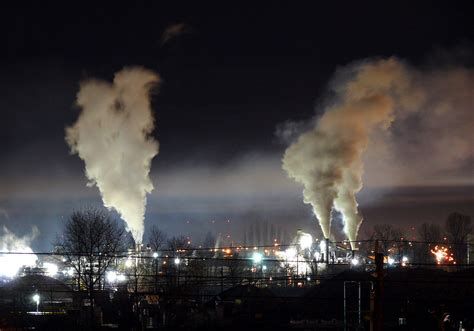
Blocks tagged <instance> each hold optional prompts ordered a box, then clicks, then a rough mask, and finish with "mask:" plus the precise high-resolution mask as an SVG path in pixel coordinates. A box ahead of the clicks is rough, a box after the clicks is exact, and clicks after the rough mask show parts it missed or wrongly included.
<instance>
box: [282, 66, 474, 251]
mask: <svg viewBox="0 0 474 331" xmlns="http://www.w3.org/2000/svg"><path fill="white" fill-rule="evenodd" d="M473 77H474V76H473V72H472V71H469V70H467V69H466V70H464V69H462V70H461V69H446V70H444V71H443V70H438V71H437V72H429V73H426V72H421V71H417V70H414V69H412V68H410V67H408V66H407V65H406V64H404V63H402V62H401V61H399V60H397V59H395V58H390V59H385V60H377V61H371V62H364V63H358V64H356V65H352V66H349V67H346V68H344V69H342V70H340V71H339V72H338V73H337V75H336V78H335V79H334V81H333V84H332V88H333V92H334V96H335V98H334V99H333V100H331V105H330V106H328V107H326V109H325V110H324V113H323V115H322V116H321V117H320V118H319V119H318V120H317V121H316V124H315V126H314V128H312V129H311V130H309V131H306V132H304V133H302V134H301V135H300V136H299V137H298V138H297V139H296V141H295V142H294V143H293V144H291V145H290V146H289V147H288V148H287V150H286V151H285V154H284V156H283V168H284V170H285V171H286V172H287V173H288V175H289V176H290V177H291V178H293V179H294V180H295V181H297V182H299V183H301V184H303V186H304V190H303V196H304V201H305V203H309V204H311V205H312V207H313V211H314V214H315V215H316V217H317V218H318V220H319V222H320V225H321V229H322V231H323V234H324V236H325V237H326V238H329V237H330V227H331V212H332V210H333V209H334V210H337V211H339V212H340V213H341V214H342V218H343V222H344V232H345V234H346V235H347V237H348V239H349V240H350V241H351V244H353V242H354V241H355V240H356V238H357V232H358V229H359V227H360V225H361V222H362V217H361V215H360V214H359V212H358V208H357V207H358V204H357V201H356V194H357V192H359V191H360V190H361V189H362V176H363V172H364V163H363V160H364V152H365V151H366V150H368V149H369V150H370V149H373V150H374V151H377V152H378V153H379V154H378V155H377V156H376V157H378V158H379V159H384V160H386V161H387V160H391V161H393V164H395V161H394V160H395V159H396V157H394V156H395V155H391V157H387V155H390V153H393V152H394V151H396V150H402V151H408V150H411V151H412V154H413V156H415V154H416V153H420V154H423V153H425V151H424V150H433V151H435V152H436V153H438V154H442V155H443V156H440V157H438V158H441V160H440V162H439V163H440V164H443V163H442V162H441V161H442V160H443V159H444V158H445V157H446V154H453V153H454V154H455V155H453V156H452V157H451V163H452V161H453V160H456V159H458V161H461V160H459V159H462V160H463V161H466V160H469V158H471V160H472V158H473V156H474V149H472V150H471V151H469V150H468V148H467V146H466V143H465V141H466V139H469V137H471V138H472V131H470V130H468V129H467V127H468V126H470V125H471V124H472V121H471V122H469V120H468V119H469V118H471V119H472V111H471V110H470V109H469V106H468V107H466V105H464V104H467V103H468V102H469V99H471V101H472V97H471V98H470V97H469V93H466V91H467V90H469V89H470V88H472V87H473V86H474V84H473ZM443 80H446V81H447V82H449V84H451V86H456V88H451V87H449V86H443ZM435 87H436V89H435ZM431 89H433V90H431ZM454 91H460V92H454ZM452 92H454V95H455V96H457V97H458V98H455V97H453V93H452ZM470 93H472V90H471V92H470ZM454 99H455V100H454ZM456 105H458V106H461V107H459V108H456ZM450 112H457V114H455V115H453V114H452V113H450ZM453 117H454V118H461V119H462V121H463V122H461V123H458V125H457V126H454V127H453V126H452V125H449V123H452V122H453V121H455V122H457V120H455V119H453ZM408 122H411V124H410V125H407V123H408ZM413 123H416V126H415V127H416V128H417V129H415V130H413V129H412V132H409V130H408V129H407V128H414V125H415V124H413ZM466 123H471V124H466ZM447 125H448V127H446V126H447ZM438 127H439V128H440V130H439V131H437V132H433V131H432V129H433V128H438ZM443 127H444V129H441V128H443ZM390 128H392V130H393V131H398V132H402V133H404V135H402V136H401V137H400V136H398V135H397V132H392V131H390V130H389V129H390ZM429 128H431V131H430V130H429ZM395 129H396V130H395ZM446 131H449V133H448V132H446ZM427 133H429V135H428V134H427ZM440 133H443V134H442V135H441V134H440ZM436 135H438V137H437V139H433V136H436ZM375 137H376V140H375V139H374V138H375ZM397 139H399V140H400V142H403V143H399V142H397ZM424 140H426V141H424ZM433 140H434V141H433ZM409 141H410V145H409V144H408V142H409ZM463 141H464V143H463ZM468 141H469V140H468ZM471 141H472V140H471ZM446 142H451V143H452V147H451V148H450V150H449V151H446V152H443V148H446V147H447V146H446V145H445V144H446ZM397 144H398V145H397ZM467 144H468V143H467ZM375 147H377V148H375ZM394 147H395V148H394ZM417 147H418V148H419V149H417ZM369 154H370V153H369ZM372 159H374V152H373V151H372ZM430 159H433V156H431V157H430ZM387 163H388V162H386V163H385V164H383V167H381V168H384V169H387V168H388V166H387ZM410 163H412V162H410ZM446 163H447V162H444V164H446ZM458 164H459V165H460V166H462V165H463V162H459V163H458ZM401 166H402V165H401ZM381 168H379V169H375V170H379V171H380V169H381ZM418 169H421V167H420V168H418ZM410 171H412V169H410ZM406 173H408V171H406ZM382 175H383V174H382Z"/></svg>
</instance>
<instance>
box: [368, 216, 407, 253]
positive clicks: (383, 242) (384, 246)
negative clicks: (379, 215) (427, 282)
mask: <svg viewBox="0 0 474 331" xmlns="http://www.w3.org/2000/svg"><path fill="white" fill-rule="evenodd" d="M370 239H371V240H378V241H379V249H380V250H381V253H383V254H384V255H397V257H398V260H399V261H401V259H402V255H403V253H404V252H403V248H404V243H403V240H404V235H403V232H402V230H401V229H399V228H394V227H393V226H392V225H390V224H378V225H375V226H374V228H373V231H372V233H371V235H370Z"/></svg>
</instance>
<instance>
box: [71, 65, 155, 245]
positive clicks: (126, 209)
mask: <svg viewBox="0 0 474 331" xmlns="http://www.w3.org/2000/svg"><path fill="white" fill-rule="evenodd" d="M158 82H159V76H158V75H157V74H155V73H154V72H152V71H150V70H147V69H144V68H139V67H134V68H124V69H123V70H121V71H119V72H117V73H116V74H115V77H114V81H113V83H112V84H110V83H108V82H105V81H102V80H96V79H90V80H87V81H84V82H82V83H81V85H80V90H79V92H78V94H77V104H78V105H79V107H80V108H81V109H82V111H81V114H80V115H79V119H78V120H77V122H76V123H75V124H74V125H73V126H71V127H68V128H66V141H67V143H68V145H69V146H70V148H71V152H72V153H77V154H78V155H79V157H80V158H81V159H83V160H84V162H85V166H86V169H85V170H86V176H87V178H88V179H89V185H91V186H92V185H97V187H98V188H99V190H100V193H101V196H102V200H103V202H104V205H105V206H106V207H107V208H113V209H115V210H116V211H117V212H118V213H119V214H120V215H121V217H122V218H123V220H125V221H126V223H127V227H128V229H129V230H130V231H131V232H132V234H133V236H134V238H135V240H138V241H141V239H142V236H143V229H144V224H143V220H144V215H145V206H146V194H147V193H150V192H151V191H152V190H153V184H152V182H151V181H150V178H149V173H150V167H151V160H152V159H153V157H154V156H155V155H157V154H158V142H157V141H156V140H154V139H153V138H152V137H151V133H152V131H153V129H154V118H153V114H152V111H151V108H150V91H151V89H152V88H153V86H155V85H156V84H158Z"/></svg>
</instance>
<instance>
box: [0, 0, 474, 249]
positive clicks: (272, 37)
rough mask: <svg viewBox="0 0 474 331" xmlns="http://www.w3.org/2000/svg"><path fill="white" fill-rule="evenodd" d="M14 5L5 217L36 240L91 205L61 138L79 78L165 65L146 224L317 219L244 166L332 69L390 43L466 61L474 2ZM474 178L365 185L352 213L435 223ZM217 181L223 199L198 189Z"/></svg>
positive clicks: (406, 55) (305, 223)
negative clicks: (431, 184)
mask: <svg viewBox="0 0 474 331" xmlns="http://www.w3.org/2000/svg"><path fill="white" fill-rule="evenodd" d="M8 3H9V5H6V4H2V5H1V7H2V8H0V38H1V41H2V43H1V45H2V46H1V48H2V49H1V52H0V70H1V73H2V75H1V78H0V109H1V120H0V141H1V154H0V208H1V209H0V210H1V211H2V213H0V224H2V223H3V224H6V225H7V226H8V227H9V228H10V229H11V230H12V231H14V232H17V233H19V234H23V233H25V232H27V231H28V229H29V227H30V226H31V225H32V224H38V226H39V227H40V231H41V232H42V233H43V234H44V236H43V237H42V239H40V242H37V243H36V245H37V247H41V248H47V247H48V245H49V242H50V241H51V240H52V234H53V233H54V232H56V231H58V230H59V227H58V224H60V220H61V219H64V217H66V216H67V214H68V212H69V211H70V210H71V209H73V208H77V207H78V206H81V205H84V204H88V203H100V200H99V195H98V192H97V189H95V188H86V187H85V183H86V179H85V176H84V175H83V162H82V161H81V160H80V159H79V158H78V157H77V156H70V155H69V150H68V147H67V145H66V144H65V143H64V127H65V126H66V125H71V124H72V123H73V122H74V121H75V120H76V118H77V115H78V109H77V108H76V107H75V106H74V100H75V94H76V93H77V90H78V86H79V85H78V84H79V81H81V80H83V79H85V78H88V77H100V78H103V79H108V80H111V79H112V77H113V73H114V72H116V71H118V70H120V69H121V68H123V67H124V66H130V65H142V66H145V67H147V68H150V69H153V70H155V71H156V72H158V73H159V74H160V76H161V78H162V84H161V86H160V88H159V94H157V95H156V96H155V97H154V99H153V109H154V111H155V116H156V119H157V122H156V125H157V129H156V131H155V136H156V138H157V139H158V140H159V141H160V154H159V155H158V156H157V157H156V159H155V160H154V163H153V169H152V179H153V181H154V184H155V187H156V190H155V193H153V195H152V196H151V197H150V199H149V208H148V214H147V221H148V220H149V219H150V221H149V222H159V223H160V224H161V225H162V226H163V227H164V228H166V230H167V231H169V232H170V233H178V232H186V231H188V232H189V233H195V234H196V235H197V236H200V235H202V233H201V232H202V231H203V230H202V227H201V226H200V225H199V226H196V228H195V229H190V230H188V229H186V230H184V229H183V228H182V227H183V226H184V224H185V223H184V221H185V220H190V219H196V220H197V221H198V222H201V223H199V224H208V223H206V222H209V221H210V219H212V218H216V219H218V220H219V219H221V220H225V219H227V218H228V217H233V218H235V219H236V222H237V223H238V224H239V222H248V221H254V220H255V219H261V218H266V219H268V220H269V221H270V222H272V221H274V222H276V223H285V224H288V223H290V224H292V223H291V222H287V221H288V219H292V220H293V222H294V224H295V227H296V226H301V227H307V228H311V227H313V226H314V220H313V219H312V216H311V212H310V209H309V207H308V206H305V205H303V203H302V202H301V195H300V194H298V193H295V192H298V190H296V191H294V190H293V189H288V191H286V190H283V191H282V192H278V190H279V189H281V188H282V187H286V186H287V183H286V182H285V179H282V181H281V183H280V182H279V183H277V184H268V183H261V184H258V182H252V180H250V179H249V178H259V176H260V174H262V173H265V172H266V171H265V169H266V168H265V167H266V165H268V164H270V166H268V168H269V169H270V170H269V172H272V173H275V172H277V171H278V170H276V169H277V168H279V163H278V160H279V158H280V156H281V153H282V152H283V151H284V149H285V145H284V144H282V143H281V142H280V141H279V139H278V138H277V137H276V135H275V131H276V128H277V126H278V125H279V124H281V123H284V122H285V121H288V120H295V121H301V120H308V119H309V118H311V117H312V116H313V115H314V113H315V105H316V104H318V102H320V101H321V98H322V97H324V95H325V93H326V91H327V83H328V81H329V79H330V77H331V76H332V74H333V73H334V71H335V70H336V69H337V68H339V67H341V66H343V65H346V64H348V63H350V62H352V61H355V60H359V59H364V58H372V57H387V56H393V55H395V56H398V57H400V58H403V59H406V60H407V61H409V62H410V63H412V64H413V65H419V66H427V65H430V63H432V62H433V61H434V62H436V61H440V60H443V56H444V54H445V52H449V53H450V54H455V56H454V59H455V60H457V59H459V61H462V62H463V64H467V65H472V62H469V61H472V59H470V58H469V56H470V55H472V52H470V50H472V41H473V28H472V22H471V21H472V13H473V12H474V11H473V9H474V5H473V3H472V1H465V2H463V1H458V2H451V3H448V2H440V3H439V4H434V3H430V2H428V3H427V4H421V3H418V2H416V3H415V2H413V3H409V4H407V5H399V4H398V2H395V1H392V2H364V4H362V2H348V1H345V2H343V1H340V2H331V4H329V3H328V2H324V3H322V4H317V2H314V4H315V5H314V6H312V7H309V6H301V5H295V3H294V2H287V4H286V5H283V6H282V5H277V4H276V3H274V2H268V3H266V4H265V5H263V4H260V5H256V4H255V3H249V4H247V5H244V4H242V3H240V2H236V3H233V4H232V3H228V2H223V3H222V4H221V5H220V6H214V5H213V6H203V5H202V2H194V3H195V4H194V5H189V4H184V3H180V4H177V5H176V6H175V7H172V6H170V5H169V4H166V5H165V2H161V1H160V2H158V1H148V2H140V3H141V4H133V5H132V4H128V5H119V4H118V3H113V2H111V3H109V4H107V5H106V4H101V5H99V4H97V3H89V4H88V3H86V2H82V1H81V2H73V3H70V2H63V4H61V5H58V4H56V3H55V4H53V3H51V4H48V3H45V2H34V3H33V2H32V4H27V3H26V2H20V3H19V4H15V5H13V4H14V2H8ZM316 4H317V5H316ZM175 24H184V25H183V26H184V29H183V30H182V31H181V32H182V33H180V34H179V35H176V36H174V37H172V38H171V39H170V40H167V41H166V42H165V43H163V39H162V35H163V33H164V31H165V30H166V29H167V28H168V27H170V26H173V25H175ZM466 54H467V55H466ZM452 58H453V56H450V59H452ZM228 174H231V175H232V176H230V178H229V176H228ZM281 176H283V177H284V176H285V174H284V173H283V172H281ZM240 177H242V178H243V179H242V181H243V183H244V184H242V183H238V182H240ZM247 182H248V183H249V185H248V186H246V185H245V183H247ZM222 183H227V185H224V184H222ZM229 183H231V184H229ZM237 183H238V184H237ZM234 184H235V185H234ZM471 184H472V181H471ZM471 184H462V183H461V184H459V183H457V185H455V186H450V187H436V188H433V189H432V190H427V189H426V188H423V189H413V188H410V189H403V188H396V189H395V188H393V189H389V190H387V189H384V190H375V191H373V192H372V193H370V192H369V191H366V192H361V195H362V196H361V204H362V205H361V207H362V208H361V209H362V213H363V214H364V215H365V216H366V217H365V218H366V220H367V222H368V224H374V223H377V222H384V221H388V222H394V223H399V224H400V225H403V226H407V225H412V224H415V225H416V224H417V222H421V221H424V220H427V221H432V222H441V221H443V220H444V219H445V217H446V216H447V213H449V212H450V211H454V210H459V211H461V212H465V213H470V214H471V215H473V216H474V207H473V205H474V199H473V197H474V188H473V186H472V185H471ZM222 186H224V188H222ZM215 187H217V188H215ZM203 188H205V189H203ZM214 188H215V190H216V194H215V195H216V196H217V195H222V194H223V195H224V196H225V199H227V200H225V199H224V198H223V199H224V200H225V201H221V200H215V199H214V200H213V198H215V196H213V194H209V193H207V194H201V191H205V192H209V191H212V190H214ZM167 189H169V191H166V190H167ZM167 192H169V193H167ZM190 192H191V193H190ZM223 192H224V193H223ZM433 192H434V193H433ZM375 196H376V197H377V198H375ZM254 197H258V198H254ZM394 197H395V198H394ZM433 197H434V198H433ZM248 200H250V201H251V202H249V201H248ZM184 205H185V206H186V207H183V206H184ZM216 206H218V207H216ZM280 210H284V211H285V213H283V214H282V213H281V212H279V211H280ZM394 211H396V212H394ZM282 215H283V216H282ZM387 215H388V216H387ZM206 230H207V229H206ZM216 231H218V230H216ZM219 231H220V230H219ZM290 231H292V229H290Z"/></svg>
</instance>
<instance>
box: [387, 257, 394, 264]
mask: <svg viewBox="0 0 474 331" xmlns="http://www.w3.org/2000/svg"><path fill="white" fill-rule="evenodd" d="M394 263H395V260H394V259H392V258H391V257H389V258H388V264H390V265H393V264H394Z"/></svg>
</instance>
